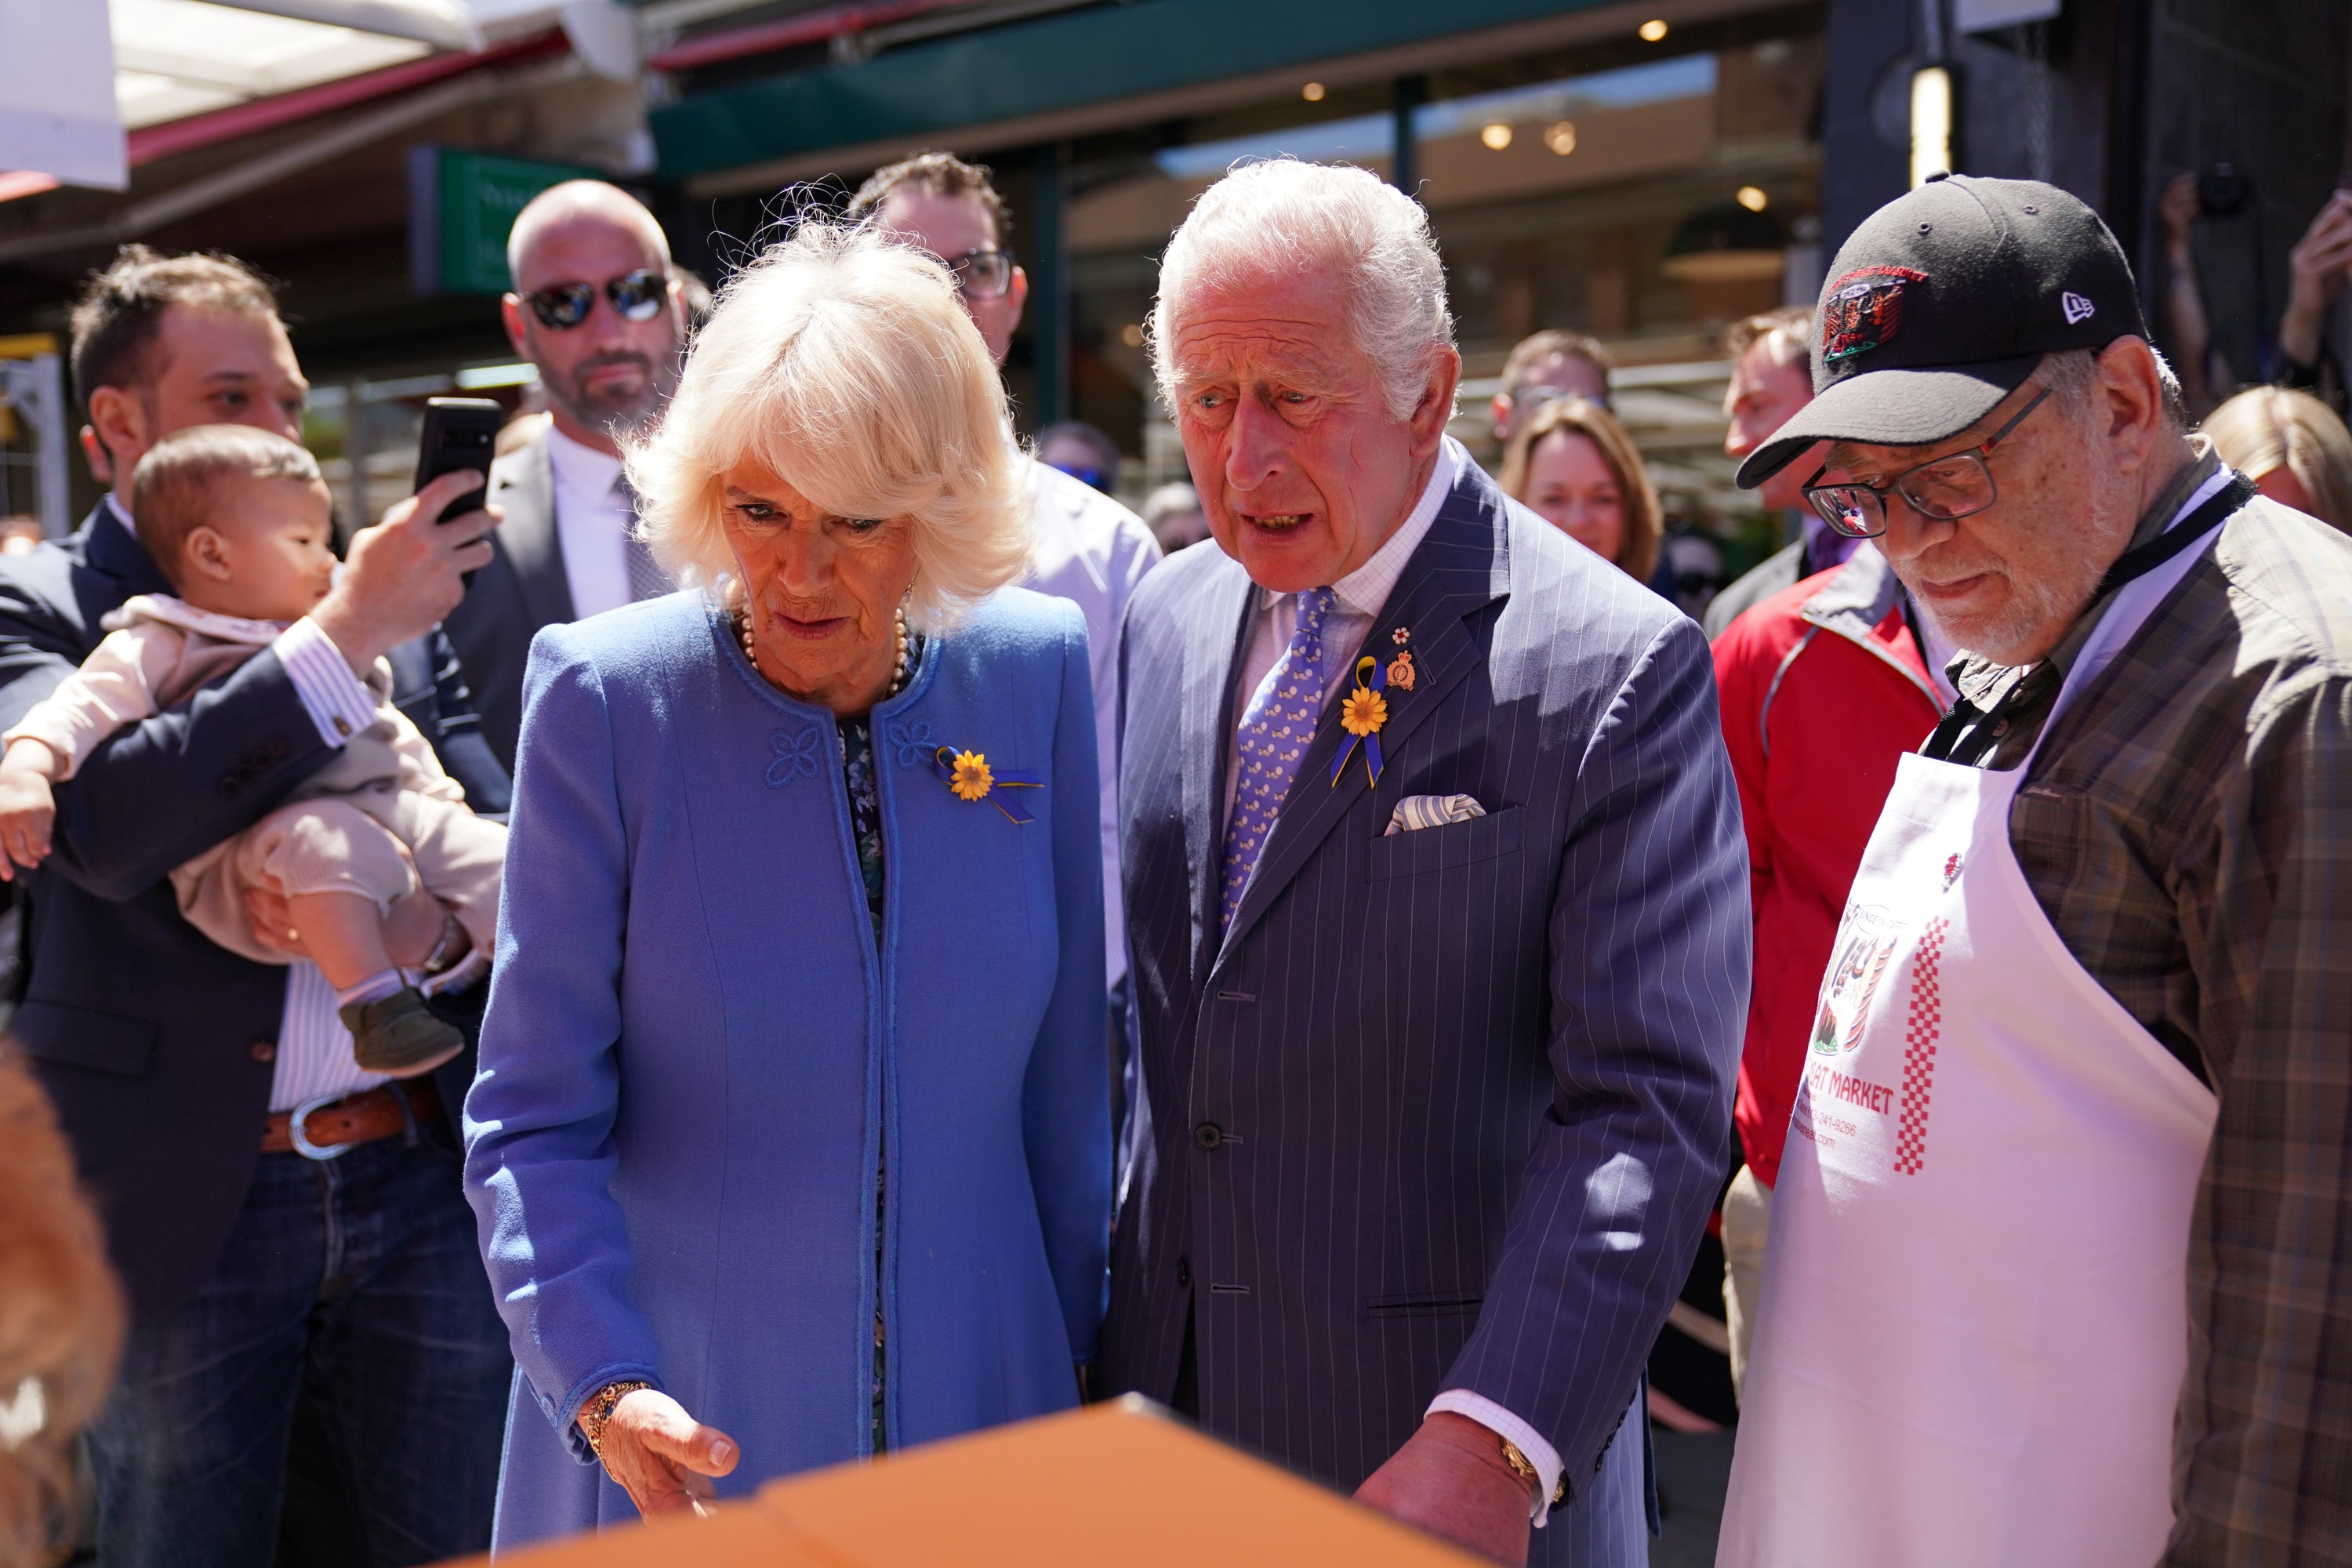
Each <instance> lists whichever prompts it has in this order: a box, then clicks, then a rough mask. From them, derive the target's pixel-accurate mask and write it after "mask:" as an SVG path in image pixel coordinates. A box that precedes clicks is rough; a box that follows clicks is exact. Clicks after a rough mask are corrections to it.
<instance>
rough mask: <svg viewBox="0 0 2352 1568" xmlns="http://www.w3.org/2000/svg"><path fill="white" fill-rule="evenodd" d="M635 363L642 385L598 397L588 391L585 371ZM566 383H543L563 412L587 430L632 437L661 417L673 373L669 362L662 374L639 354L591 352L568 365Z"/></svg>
mask: <svg viewBox="0 0 2352 1568" xmlns="http://www.w3.org/2000/svg"><path fill="white" fill-rule="evenodd" d="M616 364H627V365H635V366H636V367H637V369H639V370H640V371H643V372H644V373H645V377H646V380H645V385H644V388H643V389H642V390H640V391H638V392H635V393H632V394H630V395H626V396H599V395H595V394H593V393H591V392H589V391H588V374H589V373H590V372H591V371H596V370H602V369H604V367H605V366H607V365H616ZM567 379H568V381H569V382H570V384H569V385H566V386H561V387H559V386H558V384H556V383H555V382H554V381H552V380H551V381H549V382H548V383H547V395H548V397H549V399H550V400H551V402H553V403H555V404H557V405H560V406H561V407H562V410H563V412H564V413H566V414H568V415H570V416H572V418H573V419H574V420H576V421H577V422H578V423H580V424H582V425H584V426H587V427H588V428H589V429H591V430H602V431H604V433H605V434H607V435H609V436H612V437H615V438H618V437H623V436H633V435H635V434H636V433H637V432H639V431H641V430H644V429H645V428H646V427H647V426H651V425H652V424H653V423H654V422H655V421H656V420H658V419H659V418H660V417H661V412H662V410H663V409H664V408H665V407H667V406H668V404H669V396H670V394H671V393H672V392H673V391H675V390H677V367H676V366H675V365H674V364H672V365H670V366H668V370H667V374H664V371H663V367H661V366H657V365H656V364H655V363H654V362H653V361H652V360H651V359H650V358H648V357H647V356H646V355H644V354H641V353H609V354H595V355H593V356H591V357H590V358H588V359H584V360H583V361H581V362H580V363H578V364H576V365H574V366H572V374H571V375H570V376H569V377H568V378H567Z"/></svg>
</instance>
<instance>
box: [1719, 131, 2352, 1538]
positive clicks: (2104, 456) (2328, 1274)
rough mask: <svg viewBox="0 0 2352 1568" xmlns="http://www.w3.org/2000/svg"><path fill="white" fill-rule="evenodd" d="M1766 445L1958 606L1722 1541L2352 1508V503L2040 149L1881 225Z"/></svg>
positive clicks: (1817, 1068) (1808, 1127)
mask: <svg viewBox="0 0 2352 1568" xmlns="http://www.w3.org/2000/svg"><path fill="white" fill-rule="evenodd" d="M1816 346H1817V349H1818V351H1819V357H1818V359H1817V361H1816V365H1817V368H1816V370H1815V372H1814V384H1815V386H1816V388H1817V390H1818V392H1819V395H1818V396H1817V397H1816V398H1815V399H1814V401H1813V402H1812V403H1811V405H1808V406H1807V407H1806V408H1805V409H1804V410H1803V411H1802V412H1801V413H1800V414H1798V415H1797V416H1795V417H1793V418H1791V419H1790V421H1789V422H1788V423H1787V424H1786V425H1785V426H1782V427H1781V428H1780V431H1779V432H1777V433H1776V434H1775V436H1774V437H1773V438H1772V439H1771V440H1770V441H1769V442H1768V443H1766V444H1765V445H1764V446H1763V447H1761V448H1759V450H1758V451H1757V452H1756V453H1755V454H1754V455H1753V456H1752V457H1750V458H1748V461H1747V462H1746V463H1745V464H1743V465H1742V467H1741V469H1740V475H1739V478H1740V482H1741V483H1743V484H1747V485H1754V484H1757V483H1758V482H1759V481H1760V480H1761V479H1764V478H1765V477H1767V476H1769V475H1770V474H1771V473H1773V472H1775V471H1776V470H1777V469H1779V468H1780V467H1782V466H1784V465H1786V464H1788V463H1790V461H1792V460H1794V459H1796V458H1798V457H1799V456H1800V455H1801V454H1803V453H1805V452H1807V451H1808V450H1809V449H1810V448H1811V447H1813V446H1814V444H1815V443H1817V442H1828V443H1830V445H1829V447H1827V449H1826V461H1818V460H1817V464H1816V471H1813V472H1811V474H1809V476H1808V478H1807V481H1806V486H1805V489H1806V494H1807V497H1808V500H1809V501H1810V502H1811V505H1812V506H1813V507H1814V508H1815V509H1816V510H1818V512H1819V513H1820V515H1821V517H1822V521H1824V522H1826V523H1827V524H1829V525H1830V526H1831V527H1832V528H1835V529H1838V530H1840V531H1843V532H1845V533H1848V534H1850V535H1854V536H1859V537H1867V538H1871V539H1874V540H1875V541H1876V542H1877V545H1878V548H1879V550H1880V551H1881V552H1883V553H1884V554H1885V558H1886V560H1887V562H1888V563H1890V564H1891V565H1892V566H1893V568H1894V570H1895V574H1896V575H1897V576H1899V577H1900V578H1901V579H1902V581H1903V584H1904V585H1905V587H1906V589H1907V590H1908V591H1909V592H1910V594H1911V595H1912V597H1913V599H1914V601H1915V602H1916V605H1917V606H1918V608H1919V610H1920V611H1921V612H1922V614H1923V615H1924V616H1925V617H1926V619H1927V622H1928V623H1929V624H1930V625H1931V626H1935V627H1937V628H1939V629H1940V630H1941V632H1942V633H1943V634H1944V635H1945V636H1946V637H1948V638H1949V639H1950V640H1951V641H1952V642H1953V643H1954V644H1956V645H1957V646H1958V647H1959V648H1960V649H1961V650H1962V657H1961V658H1958V660H1957V661H1956V662H1955V663H1954V665H1953V667H1952V668H1953V673H1954V678H1955V679H1956V681H1957V684H1958V691H1959V699H1958V701H1957V702H1956V703H1955V704H1954V706H1953V709H1952V710H1951V712H1950V714H1949V715H1948V717H1947V718H1945V719H1944V721H1942V722H1941V723H1940V724H1938V725H1937V728H1936V730H1935V731H1934V733H1933V734H1932V735H1931V736H1930V737H1929V738H1928V741H1927V744H1926V746H1925V747H1924V748H1923V749H1922V751H1921V752H1919V753H1917V754H1915V755H1909V756H1906V757H1904V758H1903V759H1902V763H1901V766H1900V767H1899V769H1898V770H1897V773H1896V775H1895V785H1894V789H1893V792H1892V794H1891V795H1888V797H1887V799H1886V803H1885V809H1884V811H1883V812H1882V813H1881V814H1880V816H1879V817H1878V825H1877V826H1876V828H1875V830H1874V832H1873V834H1872V836H1871V838H1870V841H1869V846H1868V848H1867V849H1866V850H1865V851H1864V855H1863V858H1862V863H1861V869H1860V870H1859V872H1858V873H1857V874H1856V876H1855V879H1854V881H1853V889H1852V891H1851V893H1850V894H1849V896H1848V898H1847V901H1846V905H1845V912H1844V916H1843V921H1842V922H1841V924H1840V926H1839V929H1838V931H1837V935H1836V940H1835V943H1834V945H1833V947H1832V952H1831V956H1830V963H1829V968H1828V972H1827V973H1826V974H1825V975H1824V977H1823V979H1822V984H1821V988H1820V991H1819V993H1818V994H1817V997H1816V999H1815V1001H1814V1003H1813V1009H1812V1010H1813V1022H1812V1026H1811V1030H1810V1032H1809V1035H1808V1037H1807V1045H1806V1053H1805V1055H1806V1066H1805V1070H1804V1077H1803V1081H1802V1083H1801V1086H1800V1088H1799V1090H1798V1094H1797V1099H1796V1104H1795V1110H1794V1113H1793V1115H1792V1116H1791V1118H1790V1134H1791V1136H1790V1138H1789V1140H1788V1142H1787V1145H1786V1152H1785V1153H1784V1154H1783V1156H1782V1160H1781V1164H1780V1181H1779V1184H1778V1186H1777V1188H1776V1193H1775V1196H1774V1199H1773V1207H1774V1212H1773V1215H1772V1227H1773V1231H1772V1250H1771V1255H1770V1258H1769V1260H1768V1262H1767V1264H1766V1267H1765V1270H1764V1282H1763V1289H1762V1303H1761V1307H1760V1314H1759V1326H1758V1336H1757V1340H1756V1342H1755V1349H1754V1353H1753V1356H1752V1359H1751V1360H1750V1363H1749V1365H1748V1383H1747V1394H1746V1401H1745V1404H1744V1406H1743V1409H1742V1414H1741V1420H1740V1432H1739V1446H1738V1453H1737V1456H1736V1458H1735V1460H1734V1465H1733V1472H1732V1482H1731V1494H1730V1498H1729V1500H1728V1504H1727V1511H1726V1515H1725V1521H1724V1532H1723V1542H1724V1545H1723V1552H1722V1556H1721V1558H1720V1559H1719V1561H1720V1562H1722V1563H1725V1564H1727V1565H1728V1568H1760V1565H1765V1564H1772V1565H1778V1564H1785V1563H1809V1564H1813V1565H1815V1568H1841V1565H1846V1564H1852V1565H1861V1564H1877V1563H1892V1562H1904V1561H1916V1560H1917V1557H1918V1553H1919V1552H1921V1551H1922V1550H1925V1549H1926V1547H1927V1544H1928V1543H1933V1548H1934V1556H1935V1559H1936V1560H1937V1561H1938V1562H1945V1561H1949V1562H1986V1563H1992V1562H2000V1563H2070V1564H2107V1563H2115V1564H2124V1563H2130V1564H2145V1563H2157V1562H2162V1563H2206V1562H2224V1561H2229V1562H2237V1561H2252V1560H2254V1559H2256V1558H2265V1559H2267V1558H2269V1557H2271V1556H2274V1555H2275V1556H2280V1557H2281V1558H2282V1559H2284V1558H2285V1557H2293V1558H2295V1559H2296V1560H2298V1561H2299V1560H2302V1559H2304V1558H2305V1557H2308V1558H2310V1559H2312V1560H2320V1559H2327V1560H2335V1559H2336V1558H2339V1557H2343V1556H2346V1555H2347V1554H2352V1512H2348V1511H2347V1510H2346V1509H2345V1507H2344V1504H2343V1499H2342V1487H2343V1479H2342V1478H2343V1477H2344V1475H2345V1474H2346V1473H2347V1468H2352V1439H2347V1436H2346V1434H2347V1431H2352V1337H2347V1335H2345V1334H2343V1333H2342V1332H2341V1331H2340V1323H2341V1321H2342V1319H2341V1313H2342V1310H2343V1308H2342V1303H2341V1301H2340V1300H2338V1299H2337V1297H2336V1289H2337V1287H2336V1283H2335V1282H2336V1281H2340V1280H2341V1279H2344V1278H2345V1276H2346V1273H2347V1268H2352V1181H2347V1174H2346V1173H2347V1170H2352V1114H2347V1088H2346V1085H2347V1063H2352V962H2347V960H2352V901H2347V898H2346V896H2345V893H2344V891H2343V889H2346V888H2347V886H2352V788H2347V783H2352V601H2347V595H2346V593H2345V591H2344V585H2345V584H2347V582H2352V541H2347V540H2346V539H2345V538H2344V537H2343V536H2341V535H2339V534H2337V533H2336V532H2334V531H2332V530H2329V529H2327V528H2326V527H2324V526H2322V525H2319V524H2317V523H2315V521H2313V520H2311V519H2309V518H2306V517H2304V516H2303V515H2301V514H2300V513H2297V512H2294V511H2291V510H2287V509H2285V508H2284V507H2281V506H2278V505H2276V504H2275V503H2273V502H2271V501H2268V500H2263V499H2261V498H2259V497H2257V496H2256V495H2255V494H2254V489H2253V487H2252V484H2250V483H2249V482H2247V481H2246V480H2245V479H2242V478H2241V477H2240V476H2238V475H2236V474H2234V473H2232V472H2231V471H2230V470H2229V469H2227V468H2223V467H2221V465H2220V463H2219V462H2218V461H2217V460H2216V459H2215V458H2214V456H2213V453H2212V449H2211V447H2210V444H2209V443H2208V442H2206V441H2205V440H2204V438H2203V437H2195V436H2191V435H2190V434H2189V433H2188V431H2187V428H2186V421H2185V416H2184V415H2183V412H2182V409H2181V405H2180V395H2179V385H2178V384H2177V383H2176V382H2175V381H2174V379H2173V377H2172V374H2171V372H2170V371H2169V370H2168V368H2167V367H2166V366H2165V365H2164V363H2163V362H2162V361H2161V360H2160V359H2159V358H2158V356H2157V354H2156V353H2155V352H2154V351H2153V350H2152V349H2151V348H2150V347H2149V346H2148V342H2147V328H2146V326H2145V324H2144V322H2143V321H2142V320H2141V316H2140V308H2139V302H2138V297H2137V289H2136V287H2135V284H2134V280H2133V279H2132V276H2131V272H2130V268H2129V267H2128V266H2127V265H2126V262H2125V260H2124V257H2123V254H2122V252H2121V250H2120V249H2119V248H2118V247H2117V246H2116V241H2115V239H2114V237H2113V236H2111V235H2110V234H2109V233H2108V232H2107V229H2106V227H2105V225H2104V224H2102V223H2101V222H2100V221H2099V219H2098V217H2097V216H2095V214H2093V213H2092V212H2091V211H2090V210H2089V209H2088V208H2087V207H2085V206H2084V205H2083V204H2082V203H2080V202H2078V201H2077V200H2075V199H2074V197H2073V196H2071V195H2066V194H2065V193H2064V192H2063V191H2060V190H2057V189H2055V188H2053V187H2052V186H2048V185H2042V184H2031V183H2026V182H2020V181H2005V180H1976V179H1968V178H1964V177H1959V176H1952V177H1948V178H1946V177H1942V176H1938V177H1937V178H1935V179H1933V180H1931V181H1930V182H1929V183H1927V184H1925V185H1923V186H1922V187H1921V188H1920V189H1919V190H1917V191H1915V192H1913V193H1911V194H1910V195H1906V196H1904V197H1902V198H1901V199H1899V200H1897V201H1895V202H1894V203H1892V204H1890V205H1887V206H1886V207H1885V208H1882V209H1881V210H1880V211H1879V212H1878V213H1877V214H1875V215H1874V216H1872V217H1871V218H1870V219H1868V220H1867V221H1866V222H1864V224H1863V226H1861V227H1860V228H1859V229H1858V230H1856V231H1855V233H1854V235H1853V237H1852V238H1850V239H1849V240H1848V241H1847V242H1846V244H1845V246H1844V247H1843V249H1842V250H1841V252H1840V253H1839V256H1838V259H1837V261H1836V263H1835V264H1834V265H1833V266H1832V268H1831V275H1830V280H1829V282H1828V283H1827V284H1826V285H1825V286H1824V287H1823V289H1822V298H1821V324H1820V327H1819V338H1818V342H1817V345H1816Z"/></svg>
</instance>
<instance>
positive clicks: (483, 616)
mask: <svg viewBox="0 0 2352 1568" xmlns="http://www.w3.org/2000/svg"><path fill="white" fill-rule="evenodd" d="M507 266H508V268H509V271H510V272H511V273H512V274H513V277H514V291H513V292H512V293H510V294H509V295H507V297H506V300H505V304H504V310H505V317H506V328H507V337H508V339H509V341H510V342H513V344H514V347H515V352H516V353H519V354H520V355H521V356H522V357H523V358H525V359H527V360H529V361H530V363H532V364H533V365H535V366H537V367H538V370H539V382H540V386H541V390H542V391H543V392H544V394H545V395H546V398H547V406H548V413H549V414H550V415H551V416H552V417H551V421H550V426H549V428H548V429H547V430H546V431H545V432H544V433H543V434H542V435H541V436H540V437H537V438H536V439H534V440H531V441H530V442H527V443H525V444H524V445H523V446H522V447H520V448H519V449H518V450H516V451H514V452H511V453H509V454H508V455H507V456H506V457H504V458H499V461H498V462H497V464H496V465H494V466H493V468H491V470H490V499H491V500H495V501H496V502H498V504H499V506H500V507H501V508H503V509H504V510H505V512H506V520H505V521H504V522H502V523H501V524H499V531H498V532H497V533H496V534H494V535H493V536H492V542H493V543H494V545H495V547H496V549H497V552H498V554H497V558H496V559H495V560H493V561H492V562H491V563H490V564H489V566H488V568H487V569H486V570H484V571H483V572H482V573H480V574H478V576H477V577H476V578H475V580H474V584H473V586H472V587H471V588H470V589H469V590H468V591H467V595H466V601H465V603H464V604H462V605H459V606H458V607H457V613H456V614H454V615H452V616H450V617H449V621H448V626H447V630H448V634H449V640H450V641H451V642H452V643H454V644H455V645H456V646H457V655H458V658H459V659H460V660H462V661H463V663H464V665H465V668H466V677H467V682H468V684H469V685H470V686H471V687H472V689H473V693H474V701H475V704H476V706H477V707H478V708H479V709H480V710H481V715H482V732H483V734H484V735H485V736H486V737H487V738H488V741H489V742H490V746H491V749H492V750H493V751H495V752H498V755H499V761H500V762H502V763H506V764H507V766H508V767H509V768H512V767H513V766H514V748H515V737H516V734H517V732H518V731H520V727H521V723H522V674H523V666H524V663H525V662H526V660H527V659H528V658H529V655H530V639H531V638H532V637H533V636H535V635H536V634H537V633H538V631H539V628H540V627H541V626H549V625H553V624H557V623H561V622H565V621H575V620H581V619H583V618H585V617H586V616H593V615H597V614H599V613H601V612H603V611H605V610H610V609H616V608H618V607H619V606H621V605H626V604H629V603H632V602H633V601H635V600H638V599H647V598H654V597H657V596H658V595H663V594H667V593H668V592H669V591H670V589H671V587H672V586H673V585H674V584H671V582H670V580H669V578H668V577H667V575H666V574H664V573H663V572H662V571H661V569H660V567H659V566H657V565H656V563H655V562H654V559H653V556H652V554H651V553H650V552H648V551H647V550H646V547H645V545H644V543H643V542H640V541H639V540H638V539H636V538H635V534H634V531H633V530H634V527H635V521H636V510H635V504H634V502H633V501H632V500H631V499H630V497H629V493H628V491H627V489H626V488H625V486H624V485H623V484H622V483H621V449H620V446H619V444H618V443H619V438H620V437H625V436H626V435H628V434H629V433H631V432H632V431H635V430H640V429H643V428H645V427H646V426H648V425H650V424H651V423H653V421H654V420H656V419H657V418H658V417H660V415H661V411H662V409H663V408H664V407H665V406H667V404H668V402H669V395H670V393H671V391H672V390H673V389H675V388H676V386H677V376H678V369H679V359H680V355H681V352H682V351H683V349H684V347H685V341H686V315H685V309H684V305H683V303H682V296H681V293H680V288H679V279H678V277H677V272H676V270H675V269H674V268H672V267H671V265H670V257H669V241H668V239H667V237H665V236H664V235H663V233H662V229H661V225H660V224H658V223H656V221H655V220H654V216H653V214H651V213H649V212H647V211H646V209H645V207H644V205H641V204H640V203H639V202H638V201H637V199H636V198H635V197H634V196H632V195H629V194H628V193H627V192H626V191H624V190H621V189H619V188H618V187H616V186H613V185H608V184H604V182H603V181H601V180H569V181H566V182H565V183H563V184H560V185H555V186H551V188H549V189H547V190H545V191H542V192H541V193H540V194H539V195H537V196H535V197H533V198H532V199H531V201H530V204H529V205H526V206H525V207H524V208H523V209H522V211H521V212H520V214H518V215H516V217H515V222H514V227H513V229H512V230H511V231H510V232H509V236H508V238H507Z"/></svg>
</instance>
